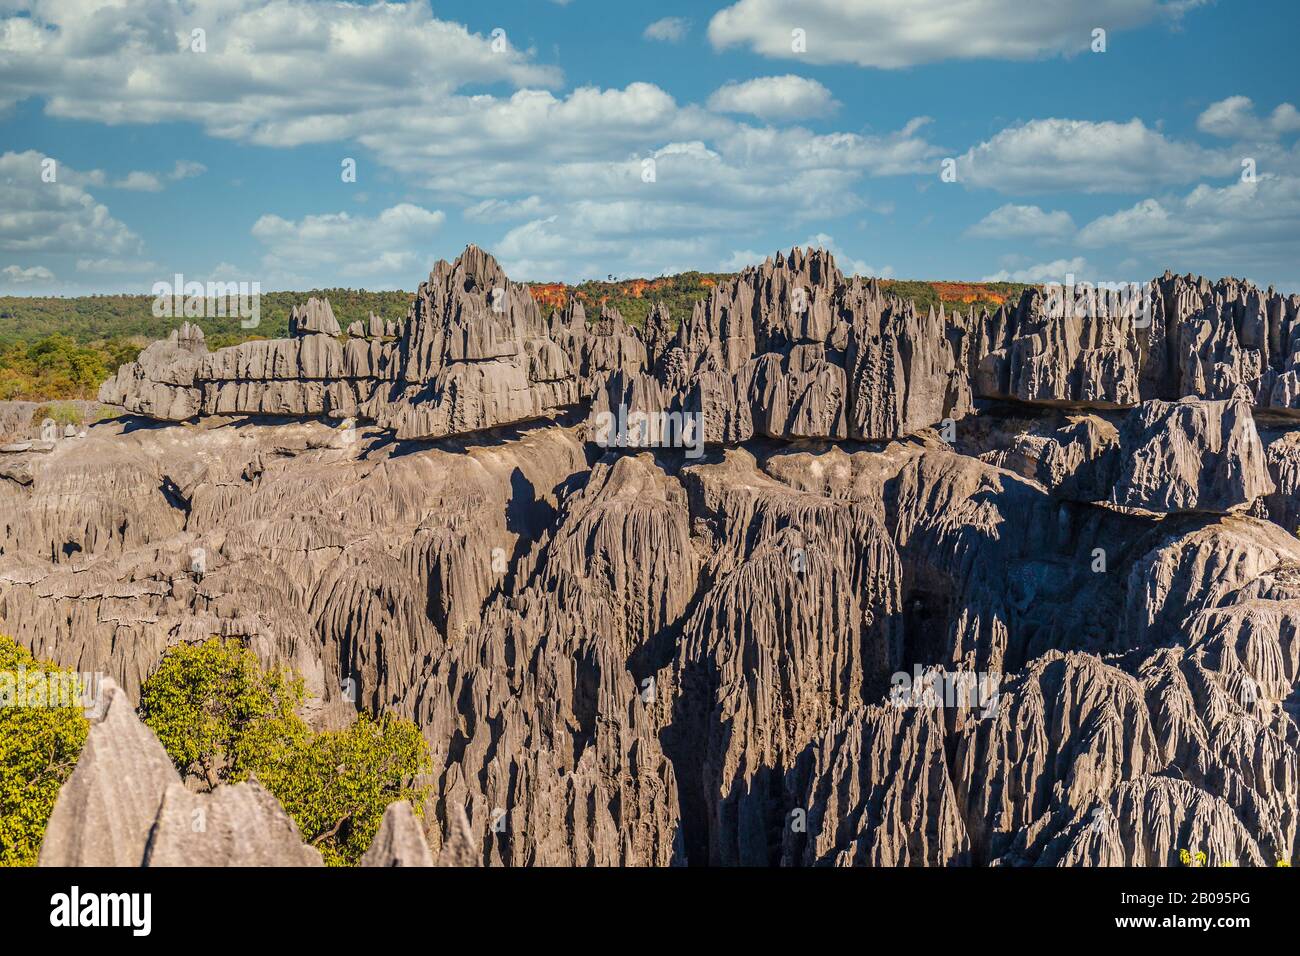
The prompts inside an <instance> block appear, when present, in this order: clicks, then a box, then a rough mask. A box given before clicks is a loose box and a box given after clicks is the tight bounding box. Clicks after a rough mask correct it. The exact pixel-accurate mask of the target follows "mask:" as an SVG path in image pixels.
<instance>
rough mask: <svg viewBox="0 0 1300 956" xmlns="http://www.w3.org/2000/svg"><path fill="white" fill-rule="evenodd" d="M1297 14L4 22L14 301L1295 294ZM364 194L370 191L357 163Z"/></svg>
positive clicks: (520, 0)
mask: <svg viewBox="0 0 1300 956" xmlns="http://www.w3.org/2000/svg"><path fill="white" fill-rule="evenodd" d="M1298 26H1300V3H1296V2H1295V0H1218V2H1199V0H1077V2H1076V0H1034V2H1032V3H1027V2H1025V0H732V2H725V0H723V2H716V0H715V2H700V0H696V2H690V3H688V2H672V0H668V2H659V3H637V2H625V0H567V2H559V0H515V2H495V3H494V2H488V0H474V2H447V3H442V2H435V3H429V2H422V0H411V2H407V3H373V4H372V3H322V2H312V0H275V2H271V3H254V2H248V0H185V2H175V0H117V2H105V0H0V294H4V295H46V294H60V295H81V294H88V293H93V292H105V293H107V292H141V293H147V292H149V291H150V289H151V288H152V286H153V285H154V283H156V282H160V281H168V282H170V281H172V277H173V276H174V275H175V274H177V273H180V274H182V275H183V276H184V277H185V280H186V281H193V280H197V281H222V282H232V281H237V282H258V283H259V284H260V287H261V289H262V290H263V291H272V290H282V289H288V290H306V289H311V288H331V287H350V288H367V289H408V290H410V289H414V288H415V287H416V286H417V285H418V284H419V282H420V281H421V280H422V279H423V278H424V277H425V276H427V274H428V272H429V269H430V267H431V266H432V264H433V263H434V262H435V261H436V260H438V259H440V258H446V259H452V258H454V257H455V256H456V255H457V254H458V253H459V252H460V250H461V249H463V248H464V246H465V245H466V244H468V243H471V242H472V243H476V244H478V245H480V246H482V247H483V248H485V249H487V250H489V251H490V252H492V253H494V254H495V255H496V256H497V258H498V259H499V260H500V261H501V263H502V265H503V266H504V267H505V269H506V271H507V273H508V274H509V275H510V277H511V278H513V279H516V280H545V281H565V282H577V281H581V280H583V279H590V278H601V279H603V278H606V277H607V276H610V275H612V276H615V277H618V278H630V277H652V276H658V275H663V274H672V273H675V272H681V271H686V270H691V269H698V270H701V271H733V270H739V269H741V268H743V267H744V266H746V265H749V264H753V263H756V262H761V261H762V260H763V258H765V257H766V256H768V255H771V254H773V253H775V252H776V251H777V250H778V249H785V250H788V249H789V248H790V247H791V246H794V245H800V246H818V247H824V248H827V249H829V250H831V251H832V252H833V253H834V254H835V256H836V260H837V262H838V263H839V265H840V267H841V268H842V269H843V270H844V271H845V272H846V273H857V274H862V275H877V276H884V277H894V278H912V279H931V280H961V281H980V280H1013V281H1025V282H1051V281H1059V282H1063V281H1066V278H1067V275H1073V276H1074V277H1075V278H1076V279H1077V280H1089V281H1103V282H1129V281H1138V280H1145V279H1149V278H1151V277H1153V276H1155V275H1158V274H1160V273H1162V272H1163V271H1164V270H1165V269H1167V268H1168V269H1172V270H1174V271H1176V272H1193V273H1199V274H1205V275H1209V276H1211V277H1212V278H1217V277H1219V276H1221V275H1236V276H1242V277H1245V278H1249V279H1252V280H1254V281H1255V282H1257V283H1259V284H1261V285H1269V284H1272V285H1275V286H1276V287H1278V288H1279V289H1282V290H1285V291H1300V110H1297V106H1296V104H1297V103H1300V80H1297V74H1296V71H1295V58H1294V39H1295V36H1296V35H1297V27H1298ZM353 170H354V171H355V175H351V173H352V172H353Z"/></svg>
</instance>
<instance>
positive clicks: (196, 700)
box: [140, 638, 308, 789]
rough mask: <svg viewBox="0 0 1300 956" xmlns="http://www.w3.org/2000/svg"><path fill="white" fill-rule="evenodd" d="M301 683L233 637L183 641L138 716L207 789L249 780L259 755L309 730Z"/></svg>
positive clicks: (149, 683) (148, 688)
mask: <svg viewBox="0 0 1300 956" xmlns="http://www.w3.org/2000/svg"><path fill="white" fill-rule="evenodd" d="M302 697H303V687H302V681H301V680H299V679H297V678H294V677H292V676H291V675H289V674H288V673H286V672H285V671H282V670H277V669H270V670H267V669H263V667H262V665H261V663H260V662H259V661H258V659H257V655H256V654H254V653H253V652H252V651H251V650H249V649H248V648H247V647H245V646H244V645H243V644H241V643H240V642H239V641H236V640H227V641H223V640H221V639H220V638H213V639H212V640H210V641H206V642H204V643H203V644H181V645H177V646H176V647H173V648H171V649H170V650H169V651H168V652H167V653H166V654H164V655H163V659H162V663H161V664H159V665H158V669H157V670H156V671H154V673H153V674H152V675H150V677H149V679H148V680H146V681H145V683H144V686H143V687H142V688H141V690H140V716H141V718H142V719H143V720H144V722H145V723H146V724H148V725H149V726H150V727H151V728H153V732H154V733H155V734H157V735H158V739H159V740H160V741H162V745H163V748H164V749H165V750H166V751H167V753H168V755H170V756H171V758H172V761H173V762H174V763H175V764H176V769H177V770H179V771H180V772H181V773H182V774H188V775H190V776H193V777H195V778H197V779H198V780H201V781H202V782H203V783H204V784H205V785H206V786H207V787H208V788H209V789H211V788H213V787H215V786H217V784H220V783H232V782H236V781H239V780H245V779H247V777H248V774H249V772H250V770H251V769H252V768H253V767H255V766H256V765H257V763H258V762H259V761H260V760H264V759H266V758H267V757H268V756H274V755H275V753H276V750H277V748H279V747H281V746H292V744H293V743H294V742H296V741H297V740H299V739H301V738H302V737H304V736H305V735H306V734H307V732H308V731H307V727H306V725H305V724H304V723H303V722H302V720H301V719H299V717H298V716H297V714H296V713H295V712H296V710H297V709H298V706H299V705H300V704H301V703H302Z"/></svg>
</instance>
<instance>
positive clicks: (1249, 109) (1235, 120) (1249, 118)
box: [1196, 96, 1300, 140]
mask: <svg viewBox="0 0 1300 956" xmlns="http://www.w3.org/2000/svg"><path fill="white" fill-rule="evenodd" d="M1196 128H1197V129H1199V130H1200V131H1201V132H1203V133H1209V134H1210V135H1211V136H1220V137H1223V138H1224V139H1232V140H1270V139H1277V138H1279V137H1281V136H1285V135H1287V134H1288V133H1295V132H1300V110H1297V109H1296V108H1295V107H1294V106H1292V105H1291V104H1290V103H1280V104H1279V105H1278V106H1276V107H1275V108H1274V109H1273V112H1272V113H1270V114H1269V115H1268V116H1258V115H1256V113H1255V104H1254V102H1253V101H1252V100H1251V99H1250V97H1248V96H1229V97H1228V98H1227V99H1225V100H1219V102H1217V103H1211V104H1210V105H1209V106H1208V107H1206V109H1205V112H1203V113H1202V114H1201V115H1200V116H1198V117H1197V118H1196Z"/></svg>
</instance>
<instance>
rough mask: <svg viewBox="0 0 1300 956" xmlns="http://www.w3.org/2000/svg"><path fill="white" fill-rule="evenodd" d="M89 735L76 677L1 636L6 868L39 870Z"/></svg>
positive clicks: (0, 793)
mask: <svg viewBox="0 0 1300 956" xmlns="http://www.w3.org/2000/svg"><path fill="white" fill-rule="evenodd" d="M88 731H89V722H88V721H87V720H86V716H85V713H84V711H83V709H82V703H81V687H80V684H79V682H78V681H77V679H76V676H75V675H74V674H73V673H72V672H71V671H68V670H64V669H62V668H59V667H57V666H56V665H54V664H51V663H49V662H47V661H38V660H37V659H36V658H35V657H33V656H32V655H31V653H30V652H29V651H28V650H27V649H26V648H24V647H22V646H21V645H19V644H18V642H17V641H15V640H14V639H13V638H11V637H4V636H2V635H0V865H4V866H33V865H34V864H35V863H36V856H37V854H38V853H39V852H40V848H41V840H42V839H43V838H44V835H45V825H46V823H48V822H49V819H50V814H51V813H52V812H53V811H54V801H55V800H56V799H57V798H58V796H59V788H60V787H62V786H63V783H64V781H65V780H67V779H68V777H69V775H71V773H72V768H73V767H74V766H76V763H77V757H78V756H79V755H80V753H81V747H82V745H83V744H84V743H85V742H86V734H87V732H88Z"/></svg>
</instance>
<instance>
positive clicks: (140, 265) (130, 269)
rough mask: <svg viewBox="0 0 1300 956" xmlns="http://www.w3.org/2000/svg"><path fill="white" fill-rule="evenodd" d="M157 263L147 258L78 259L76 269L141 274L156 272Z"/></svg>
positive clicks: (103, 272)
mask: <svg viewBox="0 0 1300 956" xmlns="http://www.w3.org/2000/svg"><path fill="white" fill-rule="evenodd" d="M158 269H159V266H158V263H156V262H153V261H152V260H149V259H78V260H77V271H78V272H90V273H96V274H99V275H141V274H144V273H148V272H157V271H158Z"/></svg>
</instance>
